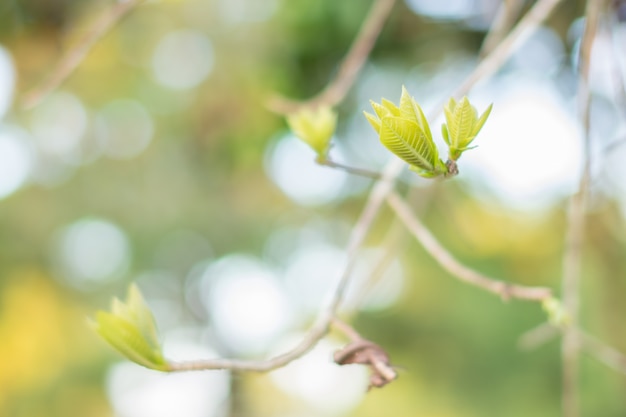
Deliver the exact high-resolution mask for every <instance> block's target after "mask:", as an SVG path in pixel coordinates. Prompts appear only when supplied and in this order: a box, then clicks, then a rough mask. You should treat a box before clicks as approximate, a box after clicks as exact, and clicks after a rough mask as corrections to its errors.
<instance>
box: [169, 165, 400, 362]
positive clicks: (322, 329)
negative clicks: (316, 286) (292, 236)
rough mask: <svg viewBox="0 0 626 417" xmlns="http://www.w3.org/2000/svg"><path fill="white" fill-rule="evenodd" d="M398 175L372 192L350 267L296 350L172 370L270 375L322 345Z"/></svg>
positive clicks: (356, 230)
mask: <svg viewBox="0 0 626 417" xmlns="http://www.w3.org/2000/svg"><path fill="white" fill-rule="evenodd" d="M394 174H395V172H394V171H392V170H389V169H388V170H386V171H385V172H383V179H382V180H381V181H379V182H378V183H377V185H376V187H375V188H374V190H373V191H372V193H370V196H369V199H368V203H367V205H366V206H365V209H364V210H363V212H362V213H361V216H360V217H359V219H358V221H357V223H356V224H355V226H354V228H353V229H352V234H351V236H350V241H349V242H348V247H347V249H346V252H347V256H346V258H347V261H346V265H345V266H344V268H343V273H342V274H341V277H340V279H339V283H338V285H337V287H336V289H335V291H334V293H333V295H332V300H331V302H330V304H329V305H328V307H327V308H326V309H324V310H323V311H322V312H321V313H320V316H319V318H318V320H317V322H316V324H315V325H314V326H313V327H312V328H311V329H310V330H309V331H308V332H307V334H306V336H305V337H304V339H303V340H302V341H301V342H300V343H299V344H298V345H297V346H296V347H295V348H293V349H292V350H290V351H288V352H286V353H284V354H282V355H279V356H276V357H273V358H270V359H267V360H259V361H255V360H250V361H247V360H237V359H207V360H194V361H188V362H176V363H170V371H197V370H206V369H231V370H235V371H257V372H267V371H271V370H273V369H276V368H280V367H283V366H285V365H287V364H288V363H289V362H292V361H294V360H295V359H298V358H299V357H301V356H302V355H304V354H305V353H307V352H308V351H310V350H311V349H312V348H313V347H314V346H315V345H316V344H317V342H319V341H320V340H321V339H322V338H323V337H324V336H325V335H326V334H327V333H328V330H329V326H330V323H331V321H332V320H333V319H334V317H335V314H336V312H337V310H338V309H339V307H340V305H341V302H342V301H343V297H344V294H345V291H346V287H347V285H348V282H349V280H350V276H351V274H352V271H353V270H354V266H355V265H356V259H357V254H358V252H359V249H360V248H361V246H362V244H363V241H364V240H365V236H366V235H367V232H368V231H369V230H370V228H371V225H372V223H373V222H374V218H375V217H376V215H377V214H378V211H379V209H380V206H382V204H383V202H384V199H385V196H386V194H387V189H388V188H391V187H392V183H391V181H389V180H387V178H391V177H392V175H394Z"/></svg>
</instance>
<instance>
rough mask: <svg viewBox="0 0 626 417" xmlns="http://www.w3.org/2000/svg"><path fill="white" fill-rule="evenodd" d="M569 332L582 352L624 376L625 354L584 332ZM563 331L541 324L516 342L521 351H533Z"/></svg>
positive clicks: (625, 369)
mask: <svg viewBox="0 0 626 417" xmlns="http://www.w3.org/2000/svg"><path fill="white" fill-rule="evenodd" d="M570 330H571V331H573V332H574V333H576V335H577V337H578V341H579V346H580V349H581V350H582V351H584V352H585V353H587V354H588V355H589V356H591V357H592V358H594V359H596V360H597V361H599V362H602V363H603V364H605V365H606V366H608V367H609V368H611V369H613V370H615V371H617V372H621V373H623V374H626V355H625V354H623V353H622V352H620V351H618V350H617V349H615V348H614V347H611V346H609V345H607V344H606V343H604V342H602V341H600V340H599V339H598V338H596V337H595V336H591V335H590V334H589V333H587V332H585V331H584V330H581V329H578V328H574V327H571V328H570ZM564 331H565V328H561V327H557V326H553V325H552V324H550V323H542V324H540V325H539V326H537V327H535V328H533V329H531V330H529V331H527V332H526V333H524V334H523V335H522V336H521V337H520V339H519V341H518V346H519V347H520V349H523V350H531V349H535V348H537V347H539V346H540V345H543V344H544V343H546V342H548V341H550V340H551V339H553V338H554V337H555V336H557V335H558V334H559V333H563V332H564Z"/></svg>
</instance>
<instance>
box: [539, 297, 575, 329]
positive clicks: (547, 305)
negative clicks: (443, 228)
mask: <svg viewBox="0 0 626 417" xmlns="http://www.w3.org/2000/svg"><path fill="white" fill-rule="evenodd" d="M541 306H542V308H543V311H545V312H546V314H547V315H548V321H549V322H550V324H552V325H553V326H558V327H562V326H566V325H568V324H569V323H570V316H569V314H568V313H567V311H566V310H565V308H564V307H563V303H561V300H559V299H558V298H555V297H548V298H546V299H545V300H543V301H542V302H541Z"/></svg>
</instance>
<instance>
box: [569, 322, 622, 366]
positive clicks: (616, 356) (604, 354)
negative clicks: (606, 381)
mask: <svg viewBox="0 0 626 417" xmlns="http://www.w3.org/2000/svg"><path fill="white" fill-rule="evenodd" d="M576 333H577V334H578V337H579V340H580V347H581V348H582V349H583V350H584V351H585V352H586V353H587V354H589V355H590V356H591V357H593V358H595V359H597V360H598V361H600V362H602V363H603V364H605V365H606V366H608V367H609V368H611V369H613V370H615V371H617V372H621V373H623V374H626V355H624V354H623V353H621V352H620V351H618V350H617V349H615V348H613V347H611V346H609V345H607V344H606V343H604V342H601V341H600V340H598V339H597V338H595V337H594V336H591V335H590V334H587V333H585V332H584V331H582V330H577V331H576Z"/></svg>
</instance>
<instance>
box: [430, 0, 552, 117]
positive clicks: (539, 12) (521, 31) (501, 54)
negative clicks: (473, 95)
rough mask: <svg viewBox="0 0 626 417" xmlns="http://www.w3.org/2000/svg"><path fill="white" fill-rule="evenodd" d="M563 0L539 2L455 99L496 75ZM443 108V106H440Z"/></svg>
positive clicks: (485, 61)
mask: <svg viewBox="0 0 626 417" xmlns="http://www.w3.org/2000/svg"><path fill="white" fill-rule="evenodd" d="M562 1H563V0H539V1H538V2H537V3H535V5H534V6H533V7H532V8H531V9H530V10H529V11H528V12H527V13H526V14H525V15H524V17H523V18H522V19H521V20H520V21H519V22H518V24H517V25H516V26H515V28H514V29H513V30H512V31H511V33H509V35H508V36H507V37H506V38H504V39H503V40H502V42H500V44H499V45H498V46H497V47H496V48H495V49H494V50H493V51H492V52H491V53H490V54H489V55H488V56H486V57H485V59H483V60H482V61H481V62H480V63H479V64H478V66H477V67H476V69H475V70H474V71H473V72H472V74H470V76H469V77H467V79H466V80H465V82H464V83H463V84H461V86H460V87H459V88H458V89H457V91H456V93H455V94H454V96H455V97H457V98H460V96H462V95H464V94H466V93H467V92H468V91H469V90H471V89H472V87H473V86H474V85H475V84H476V83H477V82H478V81H480V80H482V79H484V78H487V77H489V76H490V75H492V74H493V73H495V72H496V71H497V70H498V69H499V68H500V67H501V66H502V64H503V63H504V61H506V60H507V59H508V58H509V57H510V56H511V54H512V53H513V51H515V49H516V48H517V47H518V46H519V45H520V44H521V43H522V42H524V41H525V40H526V39H528V37H529V36H530V35H531V34H532V33H533V32H534V31H535V30H536V29H537V27H538V26H539V25H540V24H541V23H542V22H543V21H544V20H546V19H547V18H548V17H549V16H550V14H551V13H552V12H553V11H554V9H555V8H556V6H557V5H558V4H559V3H561V2H562ZM439 107H443V106H439Z"/></svg>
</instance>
